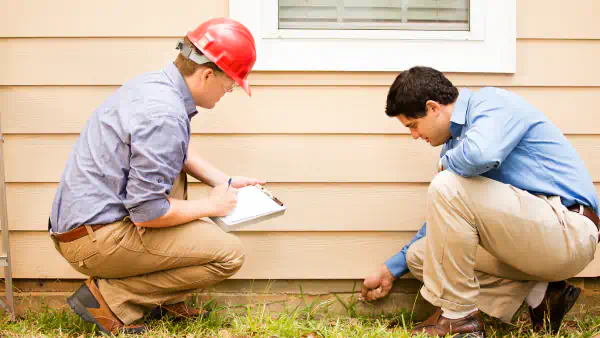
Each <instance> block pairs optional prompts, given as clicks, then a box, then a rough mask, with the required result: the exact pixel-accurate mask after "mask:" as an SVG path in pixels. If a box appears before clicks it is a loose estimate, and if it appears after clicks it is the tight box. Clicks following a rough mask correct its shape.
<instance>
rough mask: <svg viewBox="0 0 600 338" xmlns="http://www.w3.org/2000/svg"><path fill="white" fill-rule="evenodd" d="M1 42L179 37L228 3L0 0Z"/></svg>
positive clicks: (221, 0)
mask: <svg viewBox="0 0 600 338" xmlns="http://www.w3.org/2000/svg"><path fill="white" fill-rule="evenodd" d="M0 12H1V13H3V14H4V15H3V20H1V21H0V36H2V37H52V36H54V37H82V36H116V37H118V36H141V37H144V36H183V35H185V33H186V32H187V31H188V30H191V29H194V28H195V27H196V26H198V25H199V24H200V23H202V22H203V21H205V20H207V19H210V18H212V17H220V16H227V15H228V12H229V9H228V1H227V0H211V1H188V2H186V3H185V4H182V5H181V6H173V4H172V3H171V2H168V1H159V0H151V1H146V0H127V1H122V0H104V1H97V2H96V1H77V0H53V1H39V0H19V1H12V0H4V1H1V2H0Z"/></svg>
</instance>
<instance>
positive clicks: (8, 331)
mask: <svg viewBox="0 0 600 338" xmlns="http://www.w3.org/2000/svg"><path fill="white" fill-rule="evenodd" d="M337 301H339V302H341V303H342V304H343V306H344V308H345V309H346V310H347V313H346V314H343V315H339V314H338V315H333V314H331V313H328V311H327V309H328V306H329V305H330V303H331V301H325V302H320V301H318V300H317V301H313V302H312V303H310V304H307V303H304V304H303V305H302V306H298V307H296V308H291V309H287V310H285V311H280V312H273V311H269V310H268V308H267V307H266V306H265V305H261V304H255V305H240V306H231V305H230V306H219V305H217V304H215V303H214V302H212V301H209V302H208V303H205V304H203V306H204V307H205V308H207V309H210V310H211V312H210V314H209V315H208V316H206V317H204V318H200V319H198V320H183V321H173V320H172V319H170V318H162V319H160V320H149V319H144V321H145V322H146V323H147V325H148V327H149V331H148V332H147V333H146V334H145V335H144V336H145V337H174V336H177V337H408V336H409V334H408V330H409V329H410V327H411V326H412V325H413V324H414V323H413V322H412V321H411V317H412V316H411V313H410V311H406V310H403V311H402V312H398V313H394V314H387V315H383V314H381V315H378V316H370V317H365V316H361V315H358V314H357V313H356V311H354V308H353V305H352V304H351V303H348V302H345V301H344V300H342V299H339V298H338V299H337ZM526 312H527V311H522V312H521V314H520V315H519V316H518V317H517V318H516V320H515V323H514V324H512V325H508V324H503V323H500V322H499V321H496V320H494V319H492V318H487V319H486V325H487V335H488V337H506V336H508V337H558V336H561V337H595V336H596V335H599V337H600V317H597V316H592V315H590V314H589V313H588V314H584V315H582V316H581V317H579V318H570V320H568V321H565V323H564V325H563V328H562V329H561V331H560V333H559V335H544V334H536V333H533V332H531V327H530V325H529V318H528V315H527V313H526ZM0 318H1V319H0V335H1V336H2V337H91V336H96V335H99V334H100V333H99V331H98V330H96V328H95V327H94V326H93V325H91V324H89V323H86V322H84V321H82V320H81V319H80V318H79V317H78V316H77V315H75V314H74V313H72V312H71V311H70V309H67V308H62V309H52V308H47V307H46V308H43V309H41V310H37V311H29V312H27V313H25V314H24V315H23V316H21V317H20V318H18V319H17V320H16V321H14V322H12V321H10V320H9V318H8V316H4V315H3V316H2V317H0ZM119 336H123V337H126V336H128V335H119Z"/></svg>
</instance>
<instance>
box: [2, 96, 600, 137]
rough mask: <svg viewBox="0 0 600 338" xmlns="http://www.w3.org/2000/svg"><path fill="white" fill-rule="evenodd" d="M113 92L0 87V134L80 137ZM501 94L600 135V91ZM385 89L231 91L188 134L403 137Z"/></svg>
mask: <svg viewBox="0 0 600 338" xmlns="http://www.w3.org/2000/svg"><path fill="white" fill-rule="evenodd" d="M117 88H118V87H116V86H83V87H77V86H67V87H58V86H50V87H46V86H23V87H0V107H3V111H2V114H1V118H2V132H3V133H4V134H69V133H70V134H73V133H79V132H80V131H81V130H82V129H83V126H84V124H85V122H86V120H87V119H88V118H89V117H90V116H91V114H92V112H93V111H94V109H95V108H96V107H97V106H98V105H99V104H101V103H102V102H103V101H104V100H105V99H106V98H107V97H108V96H109V95H111V94H112V93H113V92H114V91H115V90H116V89H117ZM471 89H478V87H471ZM507 89H508V90H511V91H513V92H515V93H517V94H520V95H522V96H523V97H524V98H525V99H527V100H528V101H529V102H531V103H532V104H533V105H535V106H536V107H538V108H539V109H540V110H542V111H543V112H544V113H545V114H546V115H547V116H548V117H549V118H550V119H551V120H552V121H554V122H555V123H556V124H557V125H558V127H559V128H560V129H561V130H562V131H563V132H564V133H565V134H600V119H597V118H596V115H595V112H594V110H592V109H589V102H593V101H595V100H596V98H598V97H600V87H596V88H594V87H574V88H569V87H567V88H561V87H509V88H507ZM388 90H389V86H370V87H360V86H345V87H336V86H318V87H309V86H283V87H281V86H255V87H254V88H253V89H252V98H249V97H248V96H247V95H245V93H244V92H243V91H241V90H236V91H234V92H233V93H232V94H229V95H228V96H226V97H225V98H224V99H223V100H221V102H219V104H218V105H217V107H216V108H215V109H214V110H210V111H208V110H203V109H200V114H198V115H197V116H196V117H195V118H194V119H193V120H192V132H193V133H212V134H220V133H223V134H255V133H267V134H270V133H280V134H284V133H292V134H298V133H299V134H319V133H323V134H332V133H333V134H337V133H339V134H406V133H408V129H407V128H404V127H403V126H402V124H401V123H399V122H398V121H397V120H395V119H390V118H388V117H387V116H386V115H385V102H386V96H387V92H388ZM298 98H301V99H300V100H299V99H298ZM290 102H294V104H290ZM574 114H577V116H578V118H573V116H574Z"/></svg>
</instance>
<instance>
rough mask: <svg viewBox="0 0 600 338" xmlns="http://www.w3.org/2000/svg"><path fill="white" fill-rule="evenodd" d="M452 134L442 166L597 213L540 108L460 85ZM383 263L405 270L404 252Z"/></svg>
mask: <svg viewBox="0 0 600 338" xmlns="http://www.w3.org/2000/svg"><path fill="white" fill-rule="evenodd" d="M450 121H451V123H450V133H451V134H452V137H451V138H450V140H448V142H446V144H445V145H444V146H443V148H442V152H441V155H440V156H441V161H442V165H443V166H444V168H446V170H450V171H451V172H453V173H455V174H457V175H461V176H463V177H473V176H478V175H481V176H484V177H487V178H490V179H493V180H496V181H499V182H502V183H506V184H510V185H512V186H514V187H517V188H519V189H522V190H526V191H528V192H530V193H532V194H536V195H545V196H559V197H560V198H561V201H562V203H563V205H565V206H567V207H568V206H571V205H573V204H582V205H586V206H589V207H590V208H592V209H593V210H594V211H595V212H596V213H598V196H597V194H596V189H595V188H594V184H593V181H592V177H591V176H590V174H589V172H588V170H587V168H586V165H585V163H584V162H583V160H582V159H581V157H580V156H579V154H577V151H575V148H574V147H573V146H572V145H571V143H570V142H569V141H568V140H567V138H566V137H565V136H564V135H563V134H562V133H561V131H560V130H559V129H558V128H557V127H556V126H555V125H554V124H553V123H552V122H550V120H548V118H547V117H546V116H544V114H543V113H542V112H540V111H539V110H538V109H536V108H535V107H534V106H532V105H531V104H529V103H527V102H526V101H525V100H524V99H523V98H521V97H520V96H518V95H516V94H513V93H511V92H508V91H506V90H503V89H499V88H491V87H488V88H483V89H481V90H479V91H477V92H472V91H470V90H468V89H462V90H461V91H460V94H459V96H458V99H457V102H456V104H455V106H454V110H453V112H452V117H451V119H450ZM425 233H426V224H424V225H423V227H422V228H421V230H419V232H418V233H417V235H416V236H415V238H414V239H413V240H412V241H411V242H410V243H409V244H408V245H406V246H405V247H404V248H402V250H401V251H400V252H399V253H398V254H396V255H394V256H393V257H392V258H390V259H389V260H388V261H387V262H386V266H387V267H388V269H389V270H390V271H391V272H392V274H393V275H394V276H396V277H399V276H401V275H403V274H405V273H407V272H408V267H407V265H406V251H407V250H408V248H409V247H410V245H411V244H412V243H414V242H415V241H417V240H419V239H420V238H422V237H424V236H425Z"/></svg>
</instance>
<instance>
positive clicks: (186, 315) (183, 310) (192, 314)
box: [150, 302, 208, 319]
mask: <svg viewBox="0 0 600 338" xmlns="http://www.w3.org/2000/svg"><path fill="white" fill-rule="evenodd" d="M163 316H172V317H174V318H179V319H193V318H198V317H206V316H208V311H206V310H204V311H200V310H198V309H195V308H193V307H191V306H189V305H187V304H186V303H185V302H179V303H175V304H168V305H167V304H165V305H160V306H157V307H155V308H153V309H152V312H151V313H150V317H151V318H152V319H160V318H162V317H163Z"/></svg>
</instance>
